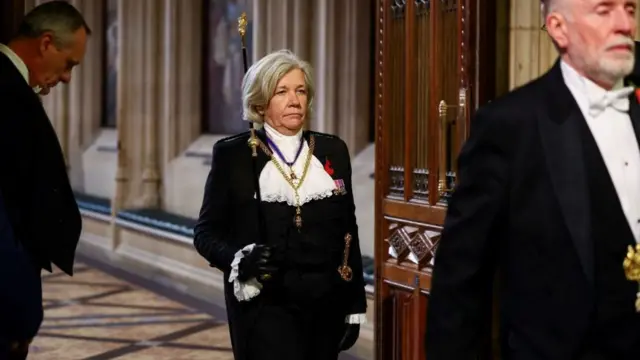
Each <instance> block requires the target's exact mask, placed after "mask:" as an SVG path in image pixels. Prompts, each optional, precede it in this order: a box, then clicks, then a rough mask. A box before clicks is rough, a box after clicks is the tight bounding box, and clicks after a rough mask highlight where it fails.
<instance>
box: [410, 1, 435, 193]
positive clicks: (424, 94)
mask: <svg viewBox="0 0 640 360" xmlns="http://www.w3.org/2000/svg"><path fill="white" fill-rule="evenodd" d="M431 25H432V21H431V5H430V4H429V2H428V1H426V0H425V1H416V2H415V25H414V30H413V32H414V35H413V40H414V49H415V50H414V57H415V63H414V64H413V67H414V69H415V70H414V73H413V74H412V75H413V76H411V78H412V79H413V81H414V82H415V88H414V91H413V94H414V99H413V100H412V103H411V104H410V106H411V107H412V108H413V113H412V115H413V124H414V125H413V129H412V134H411V137H412V138H413V141H412V142H413V145H414V146H413V149H410V150H409V151H410V153H409V156H411V158H412V170H413V174H412V175H413V197H412V200H413V201H415V202H418V203H423V204H426V203H427V202H428V201H429V180H428V179H429V157H428V156H429V141H430V140H429V139H428V138H427V135H428V126H429V111H430V108H429V104H430V103H431V101H432V99H431V96H430V86H429V81H430V75H431V74H430V73H431V70H430V69H431V60H432V57H431V42H432V41H431Z"/></svg>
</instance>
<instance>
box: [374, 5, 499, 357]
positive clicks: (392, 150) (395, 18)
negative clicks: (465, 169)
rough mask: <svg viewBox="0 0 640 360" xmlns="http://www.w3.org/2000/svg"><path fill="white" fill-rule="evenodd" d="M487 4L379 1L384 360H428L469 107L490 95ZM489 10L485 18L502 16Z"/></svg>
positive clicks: (379, 324)
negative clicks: (438, 272)
mask: <svg viewBox="0 0 640 360" xmlns="http://www.w3.org/2000/svg"><path fill="white" fill-rule="evenodd" d="M479 3H480V2H479V1H478V0H377V2H376V4H377V8H376V15H377V19H376V58H375V60H376V64H375V66H376V71H375V80H374V84H375V85H376V87H375V93H376V94H375V102H374V104H375V116H376V179H375V182H376V200H375V204H376V211H375V217H376V221H375V226H376V228H375V234H376V245H375V262H376V265H375V266H376V268H375V269H376V270H375V271H376V281H375V286H376V290H375V292H376V358H377V359H384V360H387V359H402V360H413V359H415V360H418V359H420V360H424V352H425V349H424V345H423V344H424V330H425V328H426V311H427V306H428V301H427V300H428V297H427V295H426V294H428V293H429V290H430V287H431V274H432V264H433V260H434V256H435V250H436V248H437V244H438V241H439V239H440V231H441V229H442V226H443V223H444V218H445V213H446V205H447V200H448V197H449V196H450V193H451V191H452V189H453V188H454V187H455V182H456V181H455V176H456V166H455V165H456V164H455V163H456V158H457V155H458V153H459V151H460V148H461V145H462V143H463V141H464V140H465V139H466V136H467V135H466V132H467V130H466V129H467V128H468V122H469V116H470V111H469V109H468V107H467V103H468V102H471V100H473V99H474V94H475V93H476V92H478V91H484V93H483V94H485V95H484V96H486V94H488V93H489V92H488V91H485V90H486V89H484V88H483V89H480V86H481V84H479V83H478V81H477V79H476V77H475V73H476V72H475V69H474V64H476V63H483V64H485V63H488V60H487V58H486V57H482V56H480V55H479V54H487V53H490V52H491V50H490V49H487V48H486V47H485V48H482V51H476V50H477V49H478V48H477V42H478V41H479V38H480V37H479V36H476V34H471V30H472V29H473V30H474V32H477V31H479V30H478V29H480V26H481V25H482V26H484V25H483V24H486V23H487V21H486V19H482V18H481V13H480V12H478V11H477V7H478V6H480V5H479ZM489 3H491V4H489ZM483 4H484V2H483ZM487 4H488V5H489V6H491V8H490V9H489V10H486V9H485V10H484V11H483V12H482V14H485V15H486V14H491V13H492V12H494V11H493V10H491V9H494V8H495V4H494V3H493V2H487ZM483 6H484V5H483ZM494 23H495V21H494ZM493 35H495V34H493ZM476 57H482V58H481V59H480V58H478V59H476ZM474 86H475V87H474ZM490 86H493V85H490Z"/></svg>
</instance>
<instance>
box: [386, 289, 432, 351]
mask: <svg viewBox="0 0 640 360" xmlns="http://www.w3.org/2000/svg"><path fill="white" fill-rule="evenodd" d="M427 302H428V297H427V295H425V294H423V293H421V292H420V291H418V290H414V289H407V288H404V287H401V286H395V285H393V284H390V285H389V296H388V297H387V298H386V300H385V303H384V309H385V310H384V318H385V319H384V321H385V322H387V323H389V324H393V326H392V327H390V328H389V331H388V336H389V339H391V341H388V342H386V343H385V344H383V346H384V355H385V356H384V357H382V358H383V359H389V360H405V359H424V357H425V353H424V345H423V343H424V341H416V340H417V339H424V335H425V329H426V326H425V321H424V319H425V317H426V309H427Z"/></svg>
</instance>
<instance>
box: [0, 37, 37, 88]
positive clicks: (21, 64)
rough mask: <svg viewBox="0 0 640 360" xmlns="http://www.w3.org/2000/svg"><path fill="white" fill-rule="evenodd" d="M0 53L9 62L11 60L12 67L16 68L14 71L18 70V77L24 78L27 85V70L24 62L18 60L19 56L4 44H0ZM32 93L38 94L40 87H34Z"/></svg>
mask: <svg viewBox="0 0 640 360" xmlns="http://www.w3.org/2000/svg"><path fill="white" fill-rule="evenodd" d="M0 53H3V54H5V55H6V56H7V57H8V58H9V60H11V62H12V63H13V65H14V66H15V67H16V69H18V71H19V72H20V75H22V78H24V81H26V82H27V85H28V84H29V69H28V68H27V64H25V63H24V61H22V59H21V58H20V56H18V54H16V53H15V52H14V51H13V50H11V48H10V47H8V46H7V45H5V44H0ZM33 91H35V92H36V93H39V92H40V87H39V86H36V87H34V88H33Z"/></svg>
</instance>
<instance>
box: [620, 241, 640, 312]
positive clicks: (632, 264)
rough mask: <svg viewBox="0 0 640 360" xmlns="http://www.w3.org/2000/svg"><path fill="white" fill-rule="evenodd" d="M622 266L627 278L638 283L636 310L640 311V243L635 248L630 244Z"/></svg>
mask: <svg viewBox="0 0 640 360" xmlns="http://www.w3.org/2000/svg"><path fill="white" fill-rule="evenodd" d="M622 267H623V268H624V274H625V276H626V277H627V280H629V281H634V282H637V283H638V293H637V297H636V311H637V312H639V313H640V244H637V245H636V246H635V248H634V247H633V246H631V245H629V247H628V249H627V256H626V257H625V258H624V261H623V262H622Z"/></svg>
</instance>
